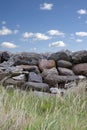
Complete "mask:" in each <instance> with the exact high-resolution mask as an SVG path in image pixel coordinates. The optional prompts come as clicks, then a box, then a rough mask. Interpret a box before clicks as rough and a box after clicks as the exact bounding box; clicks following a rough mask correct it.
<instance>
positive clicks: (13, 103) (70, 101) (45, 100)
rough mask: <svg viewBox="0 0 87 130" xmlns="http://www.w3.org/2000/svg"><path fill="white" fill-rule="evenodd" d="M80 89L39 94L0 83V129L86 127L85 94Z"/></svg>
mask: <svg viewBox="0 0 87 130" xmlns="http://www.w3.org/2000/svg"><path fill="white" fill-rule="evenodd" d="M81 86H82V85H81ZM83 88H84V87H83V86H82V87H81V89H78V90H75V91H73V92H68V93H67V94H66V95H65V96H63V97H60V96H57V95H56V96H42V97H39V96H36V95H34V94H33V92H25V91H21V90H6V89H4V88H3V87H2V86H0V130H87V93H86V92H85V90H84V89H83Z"/></svg>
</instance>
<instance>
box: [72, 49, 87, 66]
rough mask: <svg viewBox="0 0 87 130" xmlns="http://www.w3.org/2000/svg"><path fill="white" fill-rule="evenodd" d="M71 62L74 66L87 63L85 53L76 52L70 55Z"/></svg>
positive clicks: (86, 52)
mask: <svg viewBox="0 0 87 130" xmlns="http://www.w3.org/2000/svg"><path fill="white" fill-rule="evenodd" d="M72 62H73V63H74V64H80V63H86V62H87V51H86V50H82V51H77V52H73V53H72Z"/></svg>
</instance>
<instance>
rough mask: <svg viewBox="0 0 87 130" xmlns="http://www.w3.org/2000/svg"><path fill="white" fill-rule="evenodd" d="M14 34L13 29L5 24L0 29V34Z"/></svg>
mask: <svg viewBox="0 0 87 130" xmlns="http://www.w3.org/2000/svg"><path fill="white" fill-rule="evenodd" d="M9 34H12V30H10V29H8V28H7V27H5V26H3V27H2V29H0V35H9Z"/></svg>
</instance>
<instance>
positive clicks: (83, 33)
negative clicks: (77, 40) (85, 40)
mask: <svg viewBox="0 0 87 130" xmlns="http://www.w3.org/2000/svg"><path fill="white" fill-rule="evenodd" d="M75 34H76V35H77V36H80V37H87V32H76V33H75Z"/></svg>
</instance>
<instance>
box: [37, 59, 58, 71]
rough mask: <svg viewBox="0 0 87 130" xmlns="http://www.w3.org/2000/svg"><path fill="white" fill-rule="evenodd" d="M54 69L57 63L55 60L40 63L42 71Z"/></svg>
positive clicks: (44, 60)
mask: <svg viewBox="0 0 87 130" xmlns="http://www.w3.org/2000/svg"><path fill="white" fill-rule="evenodd" d="M53 67H56V63H55V61H54V60H47V59H42V60H40V61H39V68H40V70H41V71H43V70H44V69H51V68H53Z"/></svg>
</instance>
